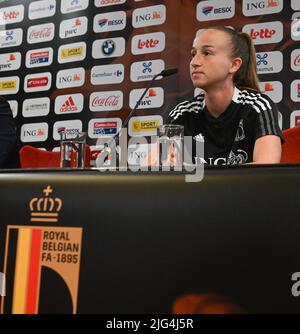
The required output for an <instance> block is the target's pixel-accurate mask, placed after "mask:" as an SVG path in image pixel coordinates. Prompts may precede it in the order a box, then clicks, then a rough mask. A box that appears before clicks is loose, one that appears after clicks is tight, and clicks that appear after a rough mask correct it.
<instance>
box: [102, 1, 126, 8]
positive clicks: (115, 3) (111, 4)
mask: <svg viewBox="0 0 300 334" xmlns="http://www.w3.org/2000/svg"><path fill="white" fill-rule="evenodd" d="M125 2H126V0H95V6H96V7H106V6H113V5H121V4H122V3H125Z"/></svg>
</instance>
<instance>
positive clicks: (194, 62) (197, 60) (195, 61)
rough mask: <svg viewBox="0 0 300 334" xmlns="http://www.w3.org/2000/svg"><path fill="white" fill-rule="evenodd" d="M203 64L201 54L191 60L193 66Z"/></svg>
mask: <svg viewBox="0 0 300 334" xmlns="http://www.w3.org/2000/svg"><path fill="white" fill-rule="evenodd" d="M201 65H202V57H201V55H199V54H196V55H195V56H194V57H193V58H192V60H191V66H193V67H195V66H201Z"/></svg>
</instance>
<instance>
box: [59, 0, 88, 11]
mask: <svg viewBox="0 0 300 334" xmlns="http://www.w3.org/2000/svg"><path fill="white" fill-rule="evenodd" d="M88 6H89V0H63V1H61V6H60V11H61V12H62V14H67V13H73V12H78V11H81V10H85V9H87V8H88Z"/></svg>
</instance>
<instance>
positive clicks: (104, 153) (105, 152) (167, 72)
mask: <svg viewBox="0 0 300 334" xmlns="http://www.w3.org/2000/svg"><path fill="white" fill-rule="evenodd" d="M175 73H177V69H176V68H173V69H168V70H163V71H161V72H160V73H158V74H156V75H155V76H154V77H153V78H152V79H151V81H149V83H148V85H147V86H146V88H145V90H144V92H143V94H142V95H141V97H140V98H139V99H138V101H137V102H136V104H135V106H134V108H133V109H132V110H131V111H130V113H129V115H128V116H127V117H126V119H125V121H124V123H123V125H122V128H124V127H126V126H127V124H128V122H129V119H130V118H131V116H132V115H133V114H134V113H135V111H136V109H137V108H138V106H139V105H140V103H141V101H142V100H143V98H144V96H145V95H146V93H147V91H148V89H149V88H150V87H151V85H152V84H153V82H154V80H155V79H156V78H158V77H160V76H162V77H166V76H169V75H172V74H175ZM122 128H120V129H119V131H118V133H116V134H115V135H114V136H113V137H112V138H111V139H110V140H109V141H108V142H107V143H105V144H104V148H103V150H102V151H101V153H100V154H99V156H98V158H97V160H98V159H101V160H100V161H102V159H105V158H106V157H107V156H108V155H109V154H111V152H112V150H111V148H110V144H111V143H112V142H113V141H115V143H116V145H115V147H116V160H117V161H119V159H118V158H119V152H118V147H119V139H120V135H121V133H122ZM97 160H96V162H97ZM103 162H104V160H103ZM96 165H97V163H96Z"/></svg>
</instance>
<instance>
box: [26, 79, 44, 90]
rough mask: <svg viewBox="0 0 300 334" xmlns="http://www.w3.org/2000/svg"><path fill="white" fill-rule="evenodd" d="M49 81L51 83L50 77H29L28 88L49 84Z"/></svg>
mask: <svg viewBox="0 0 300 334" xmlns="http://www.w3.org/2000/svg"><path fill="white" fill-rule="evenodd" d="M48 83H49V79H48V78H47V77H41V78H34V79H28V81H27V87H28V88H33V87H42V86H47V85H48Z"/></svg>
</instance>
